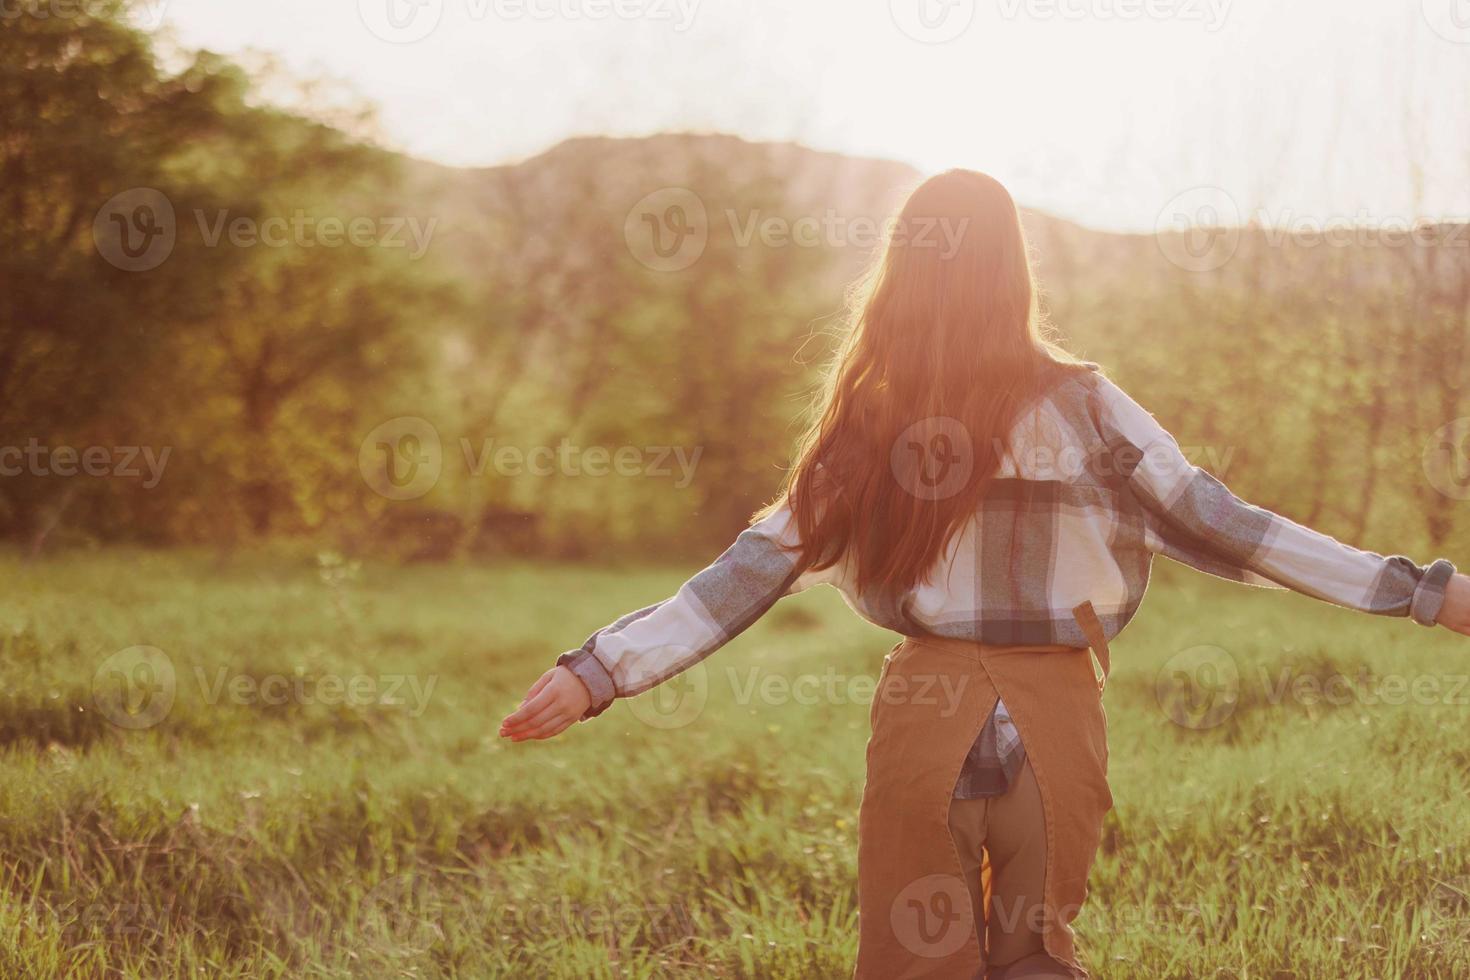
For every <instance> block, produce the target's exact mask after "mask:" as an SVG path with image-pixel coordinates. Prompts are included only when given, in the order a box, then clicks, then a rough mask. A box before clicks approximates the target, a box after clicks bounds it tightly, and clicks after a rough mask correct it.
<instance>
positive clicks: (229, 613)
mask: <svg viewBox="0 0 1470 980" xmlns="http://www.w3.org/2000/svg"><path fill="white" fill-rule="evenodd" d="M1159 571H1160V574H1159V576H1158V577H1157V578H1156V580H1155V583H1154V586H1153V589H1152V591H1151V593H1150V597H1149V599H1148V601H1147V602H1146V603H1145V605H1144V608H1143V612H1142V613H1141V615H1140V618H1139V620H1138V621H1137V622H1136V623H1135V624H1134V625H1133V626H1131V627H1130V628H1129V629H1128V631H1127V632H1126V633H1125V634H1124V635H1123V637H1122V638H1121V639H1120V640H1119V642H1118V643H1117V644H1116V645H1115V648H1114V660H1115V667H1116V670H1115V674H1114V677H1113V681H1112V683H1111V684H1110V685H1109V687H1108V691H1107V696H1106V699H1105V702H1106V706H1107V710H1108V714H1109V720H1110V724H1111V730H1112V753H1111V755H1112V773H1111V775H1112V782H1113V790H1114V795H1115V797H1116V799H1117V805H1116V809H1115V810H1114V811H1113V812H1112V813H1111V814H1110V815H1109V817H1108V822H1107V826H1106V828H1105V833H1104V850H1103V853H1102V855H1101V857H1100V859H1099V862H1098V864H1097V866H1096V868H1095V870H1094V872H1093V876H1092V899H1091V901H1090V902H1089V905H1088V907H1087V908H1086V909H1085V910H1084V911H1083V914H1082V917H1081V919H1080V920H1079V924H1078V928H1079V934H1080V936H1081V943H1082V947H1083V949H1084V951H1085V956H1086V957H1087V959H1088V961H1089V962H1090V964H1091V965H1092V967H1093V969H1094V972H1095V974H1096V975H1098V976H1100V977H1103V978H1106V980H1113V978H1147V980H1160V978H1202V977H1210V978H1216V977H1218V978H1227V977H1228V978H1241V980H1244V978H1253V980H1255V978H1303V980H1306V978H1310V980H1319V978H1356V977H1363V978H1368V977H1375V978H1389V977H1414V978H1420V977H1425V978H1427V977H1446V978H1449V977H1467V976H1470V851H1467V846H1470V805H1467V804H1470V799H1467V789H1470V738H1467V734H1470V688H1467V686H1466V685H1465V678H1466V676H1467V675H1470V644H1465V643H1457V642H1455V638H1454V637H1453V636H1451V635H1450V634H1448V633H1447V632H1445V631H1438V630H1437V631H1433V632H1431V631H1427V630H1423V629H1420V628H1418V627H1414V626H1412V625H1410V624H1408V623H1406V622H1404V621H1400V620H1386V619H1374V618H1369V617H1365V616H1357V615H1353V614H1350V613H1347V612H1343V611H1339V610H1335V609H1332V608H1330V607H1327V606H1324V605H1321V604H1319V603H1315V602H1312V601H1311V600H1307V599H1303V598H1300V597H1296V596H1290V595H1285V594H1282V593H1266V592H1259V591H1254V590H1248V589H1245V588H1242V587H1238V586H1231V585H1226V584H1224V583H1217V582H1214V581H1211V580H1207V579H1205V578H1203V577H1202V576H1198V575H1193V574H1190V573H1186V572H1183V571H1182V570H1178V569H1174V568H1167V569H1164V568H1161V569H1160V570H1159ZM680 578H681V575H680V573H679V570H647V569H642V570H640V569H591V568H583V567H551V566H516V567H505V568H496V569H488V568H457V567H416V568H408V569H400V568H392V567H388V566H381V567H380V566H366V567H362V568H358V567H356V566H353V565H350V564H344V563H342V562H340V561H337V560H334V559H330V558H325V559H323V558H318V559H315V560H303V559H282V558H276V559H274V560H272V559H267V558H264V557H252V558H235V559H230V560H221V559H217V558H214V557H211V556H201V555H183V554H172V553H168V554H158V553H148V552H101V553H97V554H85V553H77V554H72V555H64V556H61V557H57V558H52V559H47V560H43V561H40V562H38V563H34V564H24V563H22V562H20V561H19V560H18V559H17V558H14V557H0V581H3V582H4V583H5V585H4V588H3V595H0V642H3V657H0V668H3V672H4V674H3V677H4V684H3V687H0V751H3V766H4V778H3V780H0V796H3V798H0V813H3V814H4V817H3V820H0V861H3V869H0V875H3V877H0V888H3V894H0V976H6V977H11V976H61V975H71V976H79V977H104V976H105V977H115V976H116V977H134V976H137V977H162V976H181V977H183V976H187V977H215V976H266V977H273V976H292V977H299V976H307V977H312V976H322V977H348V976H370V977H442V976H466V977H489V976H518V977H519V976H525V977H578V978H580V977H653V976H683V975H691V976H692V975H715V976H726V977H773V978H774V977H803V978H805V977H825V976H831V977H839V976H843V975H845V974H846V973H847V971H849V970H850V968H851V962H852V958H853V955H854V951H855V945H856V938H855V937H856V928H855V927H856V918H855V917H856V909H855V875H856V869H855V843H856V841H855V830H856V817H857V806H858V800H859V795H860V790H861V778H862V759H863V745H864V741H865V739H866V736H867V710H868V709H867V704H866V697H865V695H866V693H867V692H868V691H870V690H871V681H872V679H873V675H874V674H875V672H876V670H877V668H878V666H879V664H880V661H881V658H882V655H883V653H884V652H886V650H887V648H888V647H889V646H890V645H891V643H892V638H891V637H890V636H889V635H887V634H885V633H883V632H881V631H879V630H877V629H875V628H872V627H869V626H867V625H865V624H863V623H861V622H860V621H858V620H857V619H856V618H855V617H853V616H852V615H851V614H850V613H848V612H847V610H846V609H845V607H844V606H843V605H842V603H841V601H840V599H839V598H838V596H837V595H836V594H835V593H831V592H829V591H825V590H824V591H822V592H818V593H816V594H811V595H805V596H801V597H797V598H795V599H790V600H786V601H785V602H783V603H782V604H781V605H779V606H778V607H777V608H776V610H774V611H773V612H772V613H771V614H770V615H769V616H768V617H767V618H766V620H764V621H763V622H761V623H760V624H758V625H757V626H756V627H755V628H753V629H752V630H751V631H750V632H749V633H747V634H746V635H745V636H743V637H741V638H740V639H739V640H738V641H736V642H735V643H734V644H732V645H731V646H730V647H728V648H727V649H726V650H724V651H722V652H721V653H720V654H718V655H717V656H716V657H715V658H712V660H711V661H709V662H708V665H707V669H706V670H705V671H704V673H703V674H702V675H697V676H694V677H693V678H688V677H687V675H686V679H681V680H679V681H675V682H674V683H673V685H672V686H671V687H670V688H669V689H667V690H666V691H665V692H664V693H665V694H666V695H669V696H664V697H660V696H659V692H655V693H654V694H653V695H649V696H645V698H641V699H638V700H635V701H632V702H623V703H620V704H618V705H615V706H614V707H613V709H612V710H610V711H609V712H608V713H607V714H605V715H603V716H602V717H601V718H598V719H597V720H595V721H594V722H592V723H590V724H586V725H579V726H576V727H575V728H574V729H573V730H572V731H570V732H568V733H567V734H566V735H564V736H563V737H562V738H560V739H557V740H555V741H552V742H546V743H532V744H524V745H510V744H509V743H506V742H503V741H500V740H498V739H497V738H496V737H495V729H496V725H497V723H498V721H499V719H500V718H501V717H502V716H503V715H504V714H505V713H506V711H507V710H508V709H509V708H510V707H512V706H513V704H514V702H515V701H516V700H517V698H518V697H519V695H520V693H521V692H522V691H523V690H524V688H525V687H526V686H527V685H528V684H529V683H530V682H531V681H532V680H534V679H535V677H536V676H537V675H539V673H540V672H541V671H542V670H543V669H544V668H545V666H546V665H547V664H548V662H549V660H550V659H551V658H552V657H553V656H554V655H555V654H556V653H557V652H559V651H560V650H561V649H564V648H567V647H572V646H576V645H578V644H579V643H580V642H581V641H582V639H583V638H584V637H585V636H586V634H587V633H588V632H590V631H591V630H592V629H594V628H596V627H598V626H600V625H602V624H603V623H605V622H607V621H609V620H611V619H612V618H614V617H616V616H617V615H619V614H620V613H622V612H624V611H626V610H627V609H631V608H635V607H637V606H641V605H644V604H646V603H647V602H649V601H652V600H654V599H657V598H661V597H662V596H664V595H666V594H667V593H668V592H669V591H671V590H672V589H673V588H674V587H675V586H677V584H678V582H679V580H680ZM138 647H151V648H155V649H156V651H158V652H152V651H149V650H141V651H140V650H137V649H135V648H138ZM1232 668H1233V669H1234V671H1235V672H1236V674H1235V675H1234V676H1235V677H1236V678H1238V680H1232V675H1231V673H1230V672H1231V669H1232ZM170 670H171V671H172V674H173V676H172V679H171V680H170V678H169V677H168V673H169V671H170ZM1181 671H1183V672H1184V673H1183V674H1181ZM1181 677H1185V678H1188V677H1193V678H1195V679H1196V680H1197V681H1199V683H1197V684H1193V685H1190V684H1184V683H1182V682H1181V681H1180V678H1181ZM125 680H126V681H127V683H124V681H125ZM1318 685H1323V688H1322V691H1321V692H1319V693H1322V696H1320V697H1318V696H1316V695H1315V694H1314V691H1316V690H1317V686H1318ZM382 702H388V703H382ZM164 709H166V710H164ZM109 716H111V718H112V719H116V720H119V721H121V722H122V724H118V723H116V721H114V720H109Z"/></svg>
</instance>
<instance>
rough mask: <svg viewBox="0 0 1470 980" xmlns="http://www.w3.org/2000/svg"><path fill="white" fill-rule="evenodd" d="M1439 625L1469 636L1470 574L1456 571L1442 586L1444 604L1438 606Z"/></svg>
mask: <svg viewBox="0 0 1470 980" xmlns="http://www.w3.org/2000/svg"><path fill="white" fill-rule="evenodd" d="M1437 621H1438V623H1439V625H1441V626H1446V627H1448V628H1450V629H1452V630H1454V631H1455V632H1456V633H1464V634H1465V635H1466V636H1470V575H1465V574H1462V573H1460V572H1456V573H1455V574H1454V575H1452V576H1450V580H1449V582H1448V583H1447V584H1446V585H1445V588H1444V605H1442V606H1440V608H1439V617H1438V619H1437Z"/></svg>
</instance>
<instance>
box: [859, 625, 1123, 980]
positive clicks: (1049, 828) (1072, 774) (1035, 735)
mask: <svg viewBox="0 0 1470 980" xmlns="http://www.w3.org/2000/svg"><path fill="white" fill-rule="evenodd" d="M1073 615H1074V616H1075V617H1076V619H1077V622H1078V624H1079V625H1080V626H1081V627H1082V630H1083V633H1084V634H1085V635H1086V637H1087V640H1088V642H1089V643H1090V644H1091V646H1092V652H1093V653H1094V654H1096V656H1097V660H1098V665H1099V667H1100V671H1094V669H1093V663H1092V658H1091V656H1089V654H1088V650H1087V649H1086V648H1082V647H1067V646H989V645H986V644H982V643H974V642H970V641H967V640H952V639H944V638H940V637H909V638H907V639H905V640H903V641H902V642H901V643H899V644H898V645H897V646H896V647H894V649H893V652H892V653H890V654H889V655H888V657H887V659H885V661H884V664H883V673H882V676H881V677H880V679H879V681H878V689H877V691H876V693H875V695H874V698H873V707H872V726H873V735H872V738H871V739H870V740H869V742H868V779H867V785H866V787H865V788H864V790H863V802H862V809H861V811H860V815H859V820H858V899H859V900H858V906H859V941H858V961H857V970H856V972H855V974H854V976H855V977H856V978H857V980H907V978H917V977H929V978H935V980H951V978H953V980H971V978H974V977H981V976H983V972H982V971H983V966H982V964H983V963H984V959H983V954H982V947H981V944H982V943H983V942H984V936H983V935H977V934H976V929H975V915H974V912H973V910H972V908H971V902H970V893H969V889H968V887H967V886H966V885H965V881H964V878H963V877H962V872H961V868H960V861H959V855H958V853H957V852H956V850H955V844H954V840H953V838H952V837H951V835H950V831H949V820H948V817H949V804H950V799H951V797H952V795H953V793H954V787H955V782H956V780H957V779H958V778H959V774H960V768H961V766H963V764H964V761H965V757H966V756H967V755H968V754H969V751H970V746H971V745H973V744H974V742H975V739H976V737H977V736H978V735H979V734H980V729H981V727H982V726H983V725H984V724H985V722H986V720H987V719H988V718H989V717H990V713H991V711H992V710H993V709H994V707H995V702H996V699H997V698H998V697H999V698H1003V699H1004V700H1005V703H1006V707H1007V708H1008V709H1009V711H1010V715H1011V718H1012V720H1013V721H1014V722H1015V725H1016V728H1017V730H1018V731H1019V732H1020V735H1021V741H1022V744H1023V745H1024V746H1025V750H1026V757H1027V759H1028V761H1029V762H1030V765H1031V768H1032V771H1033V772H1034V773H1035V776H1036V782H1037V785H1038V787H1039V789H1040V791H1041V800H1042V808H1043V812H1044V813H1045V822H1046V827H1045V831H1046V844H1047V848H1046V876H1045V885H1044V888H1043V893H1044V896H1045V907H1044V909H1042V910H1036V911H1037V912H1038V913H1039V914H1040V915H1042V916H1043V918H1042V921H1041V922H1040V928H1041V931H1042V934H1043V942H1044V944H1045V948H1046V952H1047V954H1048V955H1050V956H1051V957H1052V958H1054V959H1055V960H1057V961H1058V962H1059V963H1062V964H1065V965H1067V966H1069V967H1071V968H1072V969H1073V970H1074V971H1075V972H1076V975H1077V976H1078V977H1079V978H1086V977H1087V975H1088V974H1087V972H1086V971H1085V970H1084V969H1083V968H1082V966H1081V965H1080V964H1079V963H1078V962H1077V955H1076V950H1075V948H1074V945H1073V934H1072V929H1071V927H1070V923H1071V921H1072V920H1073V919H1074V918H1076V916H1077V913H1078V911H1079V910H1080V909H1081V907H1082V903H1083V901H1084V900H1085V899H1086V897H1087V874H1088V871H1089V870H1090V869H1091V867H1092V860H1093V856H1094V855H1095V854H1096V852H1097V845H1098V839H1099V836H1100V834H1101V831H1102V821H1103V816H1104V814H1106V813H1107V811H1108V810H1109V809H1110V808H1111V807H1112V805H1113V797H1112V794H1111V793H1110V792H1109V791H1108V780H1107V766H1108V746H1107V731H1106V728H1107V723H1106V719H1105V718H1104V716H1103V707H1102V698H1101V693H1102V686H1103V684H1104V683H1105V682H1106V680H1107V675H1108V671H1109V669H1110V662H1109V654H1108V646H1107V638H1106V636H1105V634H1104V633H1103V629H1102V624H1101V623H1099V622H1098V619H1097V614H1096V613H1095V612H1094V611H1093V608H1092V604H1091V603H1090V602H1084V603H1082V604H1081V605H1079V606H1078V607H1077V608H1076V609H1074V610H1073ZM1099 674H1100V676H1099ZM981 875H982V881H983V883H984V893H985V896H986V901H985V903H984V904H985V906H986V912H985V914H986V915H988V914H989V904H990V902H989V898H990V881H989V877H990V875H989V868H988V867H985V868H983V869H982V872H981Z"/></svg>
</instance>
